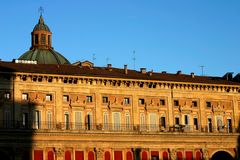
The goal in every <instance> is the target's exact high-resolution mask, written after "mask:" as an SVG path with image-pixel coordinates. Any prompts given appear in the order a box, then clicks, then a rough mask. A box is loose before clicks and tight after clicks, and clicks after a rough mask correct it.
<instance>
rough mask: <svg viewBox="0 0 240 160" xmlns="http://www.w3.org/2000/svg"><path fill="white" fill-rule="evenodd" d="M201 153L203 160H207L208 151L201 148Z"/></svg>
mask: <svg viewBox="0 0 240 160" xmlns="http://www.w3.org/2000/svg"><path fill="white" fill-rule="evenodd" d="M201 152H202V157H203V160H209V154H208V150H207V149H206V148H203V149H202V150H201Z"/></svg>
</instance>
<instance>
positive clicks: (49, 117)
mask: <svg viewBox="0 0 240 160" xmlns="http://www.w3.org/2000/svg"><path fill="white" fill-rule="evenodd" d="M47 127H48V129H51V128H52V111H48V112H47Z"/></svg>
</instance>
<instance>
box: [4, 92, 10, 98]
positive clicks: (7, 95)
mask: <svg viewBox="0 0 240 160" xmlns="http://www.w3.org/2000/svg"><path fill="white" fill-rule="evenodd" d="M4 98H5V99H7V100H9V99H10V98H11V95H10V93H9V92H5V93H4Z"/></svg>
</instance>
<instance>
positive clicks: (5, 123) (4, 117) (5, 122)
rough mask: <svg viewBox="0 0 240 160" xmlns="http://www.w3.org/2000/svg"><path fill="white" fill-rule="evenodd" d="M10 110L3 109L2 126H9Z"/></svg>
mask: <svg viewBox="0 0 240 160" xmlns="http://www.w3.org/2000/svg"><path fill="white" fill-rule="evenodd" d="M10 115H11V114H10V111H9V110H5V111H4V115H3V119H4V127H5V128H10V125H11V123H10V122H11V118H10Z"/></svg>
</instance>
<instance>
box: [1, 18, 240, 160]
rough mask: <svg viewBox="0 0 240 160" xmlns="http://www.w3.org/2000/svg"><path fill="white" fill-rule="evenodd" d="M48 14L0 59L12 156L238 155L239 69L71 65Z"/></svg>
mask: <svg viewBox="0 0 240 160" xmlns="http://www.w3.org/2000/svg"><path fill="white" fill-rule="evenodd" d="M51 36H52V33H51V32H50V29H49V28H48V26H47V25H46V24H45V23H44V20H43V18H42V16H40V19H39V22H38V24H37V25H36V26H35V27H34V29H33V32H32V46H31V48H30V50H29V51H27V52H26V53H24V54H23V55H22V56H20V58H19V59H17V60H14V61H13V62H4V61H0V115H1V116H0V122H1V123H0V130H1V132H0V134H1V136H0V154H1V157H3V159H6V160H28V159H30V160H162V159H163V160H170V159H172V160H175V159H176V160H183V159H186V160H191V159H192V160H193V159H195V160H209V159H229V160H230V159H237V156H238V148H239V129H238V127H239V112H240V75H239V74H238V75H236V76H235V77H233V75H232V73H227V74H226V75H224V76H223V77H206V76H197V75H194V73H191V74H189V75H187V74H183V73H181V72H180V71H179V72H177V73H176V74H169V73H166V72H161V73H160V72H153V71H150V72H147V71H146V69H145V68H141V69H140V70H139V71H136V70H130V69H128V68H127V65H125V66H123V68H122V69H121V68H114V67H112V65H111V64H108V65H107V67H95V66H94V64H93V63H91V62H88V61H86V62H77V63H74V64H70V63H69V61H68V60H67V59H66V58H64V57H63V56H62V55H61V54H60V53H58V52H56V51H55V50H53V48H52V42H51Z"/></svg>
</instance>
